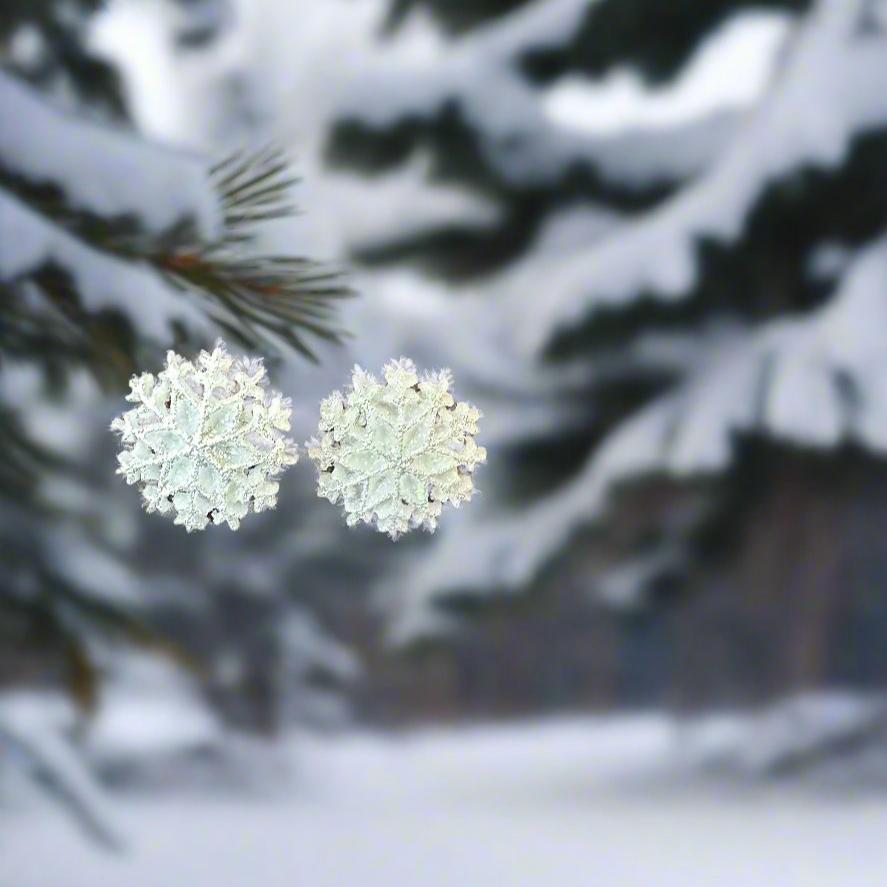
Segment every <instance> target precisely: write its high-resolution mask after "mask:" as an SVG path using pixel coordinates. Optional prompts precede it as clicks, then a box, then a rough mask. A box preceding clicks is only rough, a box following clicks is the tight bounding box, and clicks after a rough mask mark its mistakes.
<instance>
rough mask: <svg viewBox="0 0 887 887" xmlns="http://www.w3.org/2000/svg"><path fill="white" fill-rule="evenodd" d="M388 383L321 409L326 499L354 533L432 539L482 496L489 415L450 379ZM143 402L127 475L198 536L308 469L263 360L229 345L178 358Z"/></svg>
mask: <svg viewBox="0 0 887 887" xmlns="http://www.w3.org/2000/svg"><path fill="white" fill-rule="evenodd" d="M384 377H385V381H384V383H382V382H380V381H378V380H377V379H376V378H375V377H374V376H372V375H371V374H369V373H367V372H365V371H364V370H362V369H360V367H355V368H354V374H353V376H352V380H351V387H350V388H349V389H348V390H347V391H346V392H344V393H342V392H339V391H336V392H333V394H331V395H330V396H329V397H327V398H326V399H325V400H324V401H323V402H322V403H321V405H320V423H319V431H320V438H319V440H318V439H313V440H311V441H309V442H308V444H307V451H308V456H309V458H310V459H311V460H312V461H313V462H314V463H315V464H316V466H317V469H318V487H317V494H318V496H320V497H322V498H325V499H328V500H329V501H330V502H332V503H334V504H335V503H338V502H342V505H343V508H344V511H345V516H346V520H347V523H348V526H354V525H355V524H357V523H360V522H364V523H368V524H374V525H375V526H376V528H377V529H378V530H379V531H380V532H383V533H388V535H389V536H391V537H392V538H393V539H396V538H397V537H398V536H399V535H400V534H402V533H406V532H408V531H409V530H411V529H415V528H416V527H420V526H421V527H424V528H425V529H426V530H429V531H433V530H434V529H435V527H436V526H437V519H438V517H440V514H441V510H442V508H443V506H444V505H445V504H447V503H451V504H453V505H455V506H456V507H458V506H459V505H460V503H462V502H464V501H467V500H468V499H470V498H471V495H472V493H473V492H474V481H473V477H472V473H473V471H474V468H475V466H476V465H478V464H479V463H481V462H483V461H484V460H485V459H486V451H485V450H484V448H483V447H479V446H478V445H477V443H476V442H475V439H474V435H475V434H477V420H478V419H479V418H480V415H481V414H480V411H479V410H478V409H477V408H476V407H473V406H471V405H470V404H467V403H456V402H455V400H454V399H453V396H452V394H451V393H450V387H451V385H452V378H451V376H450V373H449V372H448V371H442V372H438V373H429V374H426V375H425V376H424V377H422V378H421V379H420V378H419V375H418V374H417V372H416V367H415V366H414V364H413V362H412V361H410V360H407V359H406V358H401V359H400V360H393V361H390V362H389V363H388V364H386V366H385V368H384ZM129 385H130V393H129V394H128V395H127V398H126V399H127V400H128V401H130V402H131V403H134V404H137V406H136V407H135V408H134V409H131V410H128V411H127V412H125V413H123V415H121V416H119V417H118V418H117V419H115V420H114V421H113V422H112V423H111V428H112V429H113V430H114V431H116V432H118V433H119V434H120V436H121V439H122V443H123V451H122V452H121V453H120V455H119V456H118V460H119V462H120V467H119V469H118V474H122V475H124V476H125V477H126V482H127V483H129V484H137V485H138V486H139V488H140V489H141V492H142V496H143V498H144V502H145V507H146V509H147V510H148V511H149V512H152V511H159V512H161V513H162V514H165V513H173V514H174V515H175V523H177V524H181V525H182V526H184V527H185V529H186V530H188V532H191V531H192V530H202V529H204V528H205V527H206V526H207V525H209V524H223V523H227V524H228V526H229V527H230V528H231V529H232V530H236V529H237V528H238V527H239V526H240V521H241V520H243V518H244V517H245V516H246V515H247V514H248V513H249V512H251V511H255V512H259V511H265V510H266V509H269V508H274V506H275V505H276V504H277V492H278V489H279V483H278V477H279V476H280V474H281V472H282V471H284V470H285V469H286V467H287V466H289V465H294V464H295V463H296V462H297V461H298V459H299V454H298V448H297V447H296V445H295V444H294V442H293V441H292V440H291V439H290V438H288V437H287V436H286V432H287V431H289V430H290V416H291V414H292V408H291V406H290V401H289V399H288V398H284V397H283V396H281V394H280V393H279V392H276V391H273V390H271V389H270V387H269V385H268V379H267V377H266V374H265V368H264V366H263V365H262V361H261V360H258V359H248V358H240V357H236V356H234V355H232V354H230V353H229V352H228V350H227V349H226V348H225V345H224V343H223V342H219V343H218V344H217V345H216V347H215V349H214V350H213V351H212V352H211V353H210V352H207V351H201V352H200V355H199V356H198V358H197V359H196V360H195V361H194V362H192V361H189V360H186V359H185V358H183V357H181V356H179V355H178V354H176V353H175V352H174V351H170V352H168V353H167V358H166V369H165V370H163V371H161V372H160V373H158V374H157V375H156V376H154V375H152V374H151V373H143V374H142V375H140V376H133V377H132V379H131V380H130V383H129Z"/></svg>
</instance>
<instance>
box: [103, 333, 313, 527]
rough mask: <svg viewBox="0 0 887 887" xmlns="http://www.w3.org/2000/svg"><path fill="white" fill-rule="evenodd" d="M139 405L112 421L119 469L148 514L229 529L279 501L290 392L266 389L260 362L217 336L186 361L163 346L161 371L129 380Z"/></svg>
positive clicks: (288, 461) (291, 452)
mask: <svg viewBox="0 0 887 887" xmlns="http://www.w3.org/2000/svg"><path fill="white" fill-rule="evenodd" d="M129 385H130V393H129V395H127V398H126V399H127V400H128V401H130V402H131V403H135V404H138V406H136V407H135V408H134V409H131V410H129V411H127V412H126V413H124V414H123V415H122V416H119V417H118V418H117V419H115V420H114V421H113V422H112V423H111V428H112V429H113V430H114V431H116V432H118V433H119V434H120V436H121V439H122V443H123V451H122V452H121V453H120V455H119V456H118V461H119V462H120V468H119V469H118V472H117V473H118V474H123V475H125V477H126V482H127V483H129V484H138V485H139V487H140V488H141V491H142V497H143V499H144V502H145V507H146V509H147V511H149V512H151V511H159V512H161V513H167V512H174V513H175V523H177V524H181V525H183V526H184V527H185V529H186V530H187V531H188V532H189V533H190V532H191V531H192V530H202V529H204V528H205V527H206V526H207V525H208V524H222V523H227V524H228V526H229V527H230V528H231V529H232V530H236V529H237V528H238V527H239V526H240V521H241V520H242V519H243V518H244V517H245V516H246V515H247V513H248V512H250V511H255V512H259V511H264V510H265V509H268V508H274V506H275V505H276V504H277V490H278V482H277V480H276V478H277V476H278V475H279V474H280V473H281V472H282V471H283V470H284V469H285V468H286V466H288V465H293V464H295V462H296V461H297V460H298V455H297V453H296V448H295V446H294V444H293V442H292V441H291V440H290V439H289V438H288V437H286V435H285V433H284V432H286V431H288V430H289V428H290V415H291V412H292V410H291V408H290V402H289V400H288V399H285V398H283V397H282V396H281V395H280V394H279V393H278V392H276V391H271V390H269V388H268V381H267V379H266V377H265V368H264V367H263V366H262V362H261V361H260V360H248V359H244V358H238V357H234V356H232V355H231V354H229V353H228V351H227V350H226V348H225V345H224V343H223V342H221V341H220V342H218V343H217V345H216V347H215V349H214V350H213V351H212V353H209V352H206V351H201V352H200V355H199V356H198V358H197V360H196V361H194V362H193V363H192V362H191V361H189V360H185V358H183V357H180V356H179V355H178V354H176V353H175V352H174V351H169V352H167V356H166V369H165V370H163V371H162V372H160V373H158V374H157V376H154V375H152V374H151V373H143V374H142V375H140V376H133V377H132V379H131V380H130V383H129Z"/></svg>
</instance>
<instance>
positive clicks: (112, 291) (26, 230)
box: [0, 191, 209, 340]
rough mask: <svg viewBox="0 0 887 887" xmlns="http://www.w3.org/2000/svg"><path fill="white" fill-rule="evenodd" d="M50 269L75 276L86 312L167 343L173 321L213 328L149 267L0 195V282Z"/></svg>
mask: <svg viewBox="0 0 887 887" xmlns="http://www.w3.org/2000/svg"><path fill="white" fill-rule="evenodd" d="M45 266H52V267H55V268H58V269H61V270H62V271H64V272H65V273H67V274H68V275H69V276H70V278H71V280H72V281H73V283H74V286H75V287H76V292H77V297H78V299H79V300H80V304H81V307H82V308H83V309H84V310H85V311H87V312H98V311H102V310H105V309H113V310H115V311H118V312H120V313H121V314H123V315H124V316H125V317H127V318H129V320H130V321H131V322H132V323H133V325H134V326H135V327H136V329H138V330H141V331H143V332H144V333H145V334H146V335H150V336H155V337H157V338H158V339H161V340H163V339H166V338H167V337H168V335H169V324H170V323H171V322H173V321H186V322H187V323H188V325H189V327H191V328H192V329H197V330H207V329H208V326H209V324H208V321H207V318H206V316H205V314H204V313H203V312H202V311H200V310H198V308H197V307H196V305H195V304H194V303H193V302H191V301H189V300H188V299H187V298H182V296H181V295H180V294H178V293H176V292H175V290H174V289H172V288H171V287H169V286H167V285H165V284H164V283H163V281H162V280H161V278H160V277H159V275H157V274H155V273H154V272H153V271H152V270H150V269H149V268H147V267H144V266H140V265H136V264H133V263H130V262H125V261H123V260H122V259H118V258H116V257H114V256H112V255H109V254H107V253H103V252H100V251H98V250H95V249H93V248H92V247H90V246H87V245H86V244H85V243H83V242H81V241H80V240H78V239H77V238H75V237H73V236H72V235H71V234H68V233H67V232H66V231H64V230H62V229H61V228H58V227H56V226H54V225H52V224H50V223H49V222H48V221H47V220H46V219H44V218H43V217H42V216H40V215H38V214H37V213H36V212H34V210H32V209H31V208H29V207H28V206H26V205H25V204H23V203H22V202H20V201H19V200H18V199H16V198H14V197H11V196H10V195H9V194H6V193H4V192H3V191H0V280H4V281H14V280H16V279H17V278H23V277H27V276H29V275H32V274H34V273H35V272H37V271H39V270H40V269H41V268H43V267H45Z"/></svg>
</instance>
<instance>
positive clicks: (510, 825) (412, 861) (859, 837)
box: [0, 716, 887, 887]
mask: <svg viewBox="0 0 887 887" xmlns="http://www.w3.org/2000/svg"><path fill="white" fill-rule="evenodd" d="M728 726H729V725H728ZM736 726H738V727H739V729H738V730H737V729H728V730H723V729H722V730H720V731H719V732H720V734H721V736H720V742H721V744H723V742H724V739H725V738H726V739H727V740H728V745H729V744H731V743H732V741H733V739H734V738H735V737H736V736H737V735H739V734H740V733H742V729H741V728H742V721H740V722H739V723H738V725H737V724H734V727H736ZM708 732H709V740H711V734H712V729H711V725H710V726H709V731H708ZM683 738H684V736H683V734H682V733H681V730H680V729H679V728H676V727H675V725H673V724H671V723H670V722H668V721H667V720H666V719H665V718H662V717H658V716H633V717H622V718H613V719H610V720H606V719H594V718H587V719H582V720H578V719H577V720H568V721H553V722H549V723H541V724H535V725H534V724H521V725H514V726H510V727H495V728H494V727H484V728H481V727H477V728H470V729H463V730H454V731H427V732H424V733H418V734H412V735H406V736H403V737H400V738H397V737H384V736H373V735H362V736H361V735H358V736H351V737H341V738H321V739H311V738H309V737H301V738H299V739H298V740H297V741H295V742H294V744H293V746H292V760H293V764H294V767H295V768H296V769H295V771H294V772H295V776H296V780H295V782H294V784H293V785H292V786H291V787H289V788H288V789H287V790H286V791H283V790H282V789H281V791H279V792H278V793H277V796H275V797H271V798H243V797H240V798H236V797H228V798H225V797H221V798H220V797H218V796H214V797H210V798H200V797H195V796H194V795H193V794H191V795H178V796H169V797H159V798H158V797H153V798H151V797H144V796H142V797H139V796H128V797H119V798H118V799H117V800H116V803H115V805H114V814H115V816H116V817H117V819H118V820H119V821H120V822H121V823H122V824H123V825H124V826H125V827H126V829H127V831H128V833H129V834H130V835H131V837H132V841H131V846H130V847H129V849H128V851H127V852H126V853H124V854H116V855H110V854H106V853H102V852H100V851H98V850H96V849H95V848H94V847H93V846H92V845H90V844H89V843H87V842H85V841H83V839H82V838H81V837H80V836H79V835H77V834H76V833H74V832H72V831H71V830H70V828H69V827H68V826H67V824H66V823H65V822H63V821H61V820H60V819H59V817H58V814H57V813H54V812H53V811H52V810H47V809H40V808H32V809H31V810H30V811H21V810H18V811H15V812H14V815H11V816H5V817H4V820H3V828H2V830H0V880H2V881H3V883H10V884H15V887H59V885H60V884H64V885H65V887H97V885H101V887H155V885H158V884H164V885H167V884H168V885H179V884H181V885H185V884H187V885H189V887H243V885H246V884H253V883H260V884H262V885H263V887H293V885H296V884H297V885H299V887H354V885H360V887H375V885H379V887H383V885H384V887H413V885H422V887H488V885H490V884H507V885H509V887H512V885H513V887H543V885H550V884H557V885H558V887H588V885H604V887H651V885H655V887H687V885H694V887H695V885H709V884H711V885H714V884H717V885H718V887H760V885H761V884H778V885H780V887H848V885H862V884H877V883H880V881H881V880H882V877H881V876H882V874H883V871H884V870H885V867H887V846H885V843H884V840H883V835H884V830H885V828H887V803H885V802H884V800H883V798H882V797H877V796H875V795H866V794H859V795H847V796H841V797H835V796H833V795H828V794H820V793H816V792H810V791H805V790H802V789H799V788H786V787H783V788H781V789H780V788H778V787H766V786H759V787H757V788H751V787H748V786H746V787H744V788H738V787H732V788H731V787H730V786H729V785H727V784H715V785H704V784H701V785H700V784H694V783H693V782H683V781H681V780H680V779H679V778H678V779H675V778H674V772H675V762H676V760H679V759H680V749H681V747H682V746H681V745H680V743H681V741H682V739H683ZM709 744H711V743H710V742H709Z"/></svg>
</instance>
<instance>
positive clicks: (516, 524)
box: [393, 239, 887, 641]
mask: <svg viewBox="0 0 887 887" xmlns="http://www.w3.org/2000/svg"><path fill="white" fill-rule="evenodd" d="M885 292H887V239H882V240H879V241H876V242H875V243H874V244H873V245H871V246H869V247H866V248H864V249H862V250H860V251H859V252H858V254H857V255H856V256H855V257H854V258H853V259H852V260H851V261H850V262H849V264H848V265H847V267H846V269H845V273H844V276H843V278H842V279H841V281H840V283H839V286H838V287H837V289H836V292H835V294H834V295H833V296H832V298H831V300H830V301H829V302H828V303H827V304H826V305H825V306H824V307H823V308H821V309H820V310H818V311H816V312H813V313H811V314H810V315H808V316H804V317H800V318H793V319H786V320H778V321H774V322H772V323H770V324H769V325H765V326H764V327H762V328H761V329H760V330H757V331H755V332H753V333H748V332H744V331H738V332H734V333H733V334H732V335H730V336H727V337H725V336H724V335H723V334H721V333H717V334H716V335H714V337H713V339H712V341H711V342H710V344H709V346H708V348H703V349H701V354H702V356H701V357H700V358H699V363H698V365H697V366H696V367H694V371H693V372H692V373H690V374H689V378H688V381H687V382H686V383H684V384H683V385H681V386H678V388H676V389H674V390H669V391H668V392H666V393H665V394H664V395H662V396H661V397H660V398H659V399H657V400H654V401H652V402H651V403H650V404H649V405H648V406H646V407H644V408H643V409H642V410H640V411H639V412H637V413H635V414H634V415H632V416H630V417H629V418H628V419H627V420H625V421H624V422H623V423H622V424H621V425H618V426H616V427H615V428H614V429H613V431H611V432H610V433H609V434H608V435H607V437H606V438H605V440H604V441H603V443H602V444H601V445H600V447H599V448H598V449H597V450H595V452H594V453H593V454H592V455H591V457H590V458H589V459H588V461H587V463H586V465H585V467H584V468H583V469H582V470H581V471H580V472H579V473H578V474H577V475H576V476H575V477H574V478H573V479H572V480H571V481H570V482H569V484H568V485H567V486H565V487H564V488H562V489H560V490H557V491H555V492H554V493H553V494H551V495H549V496H548V497H547V498H545V499H543V500H541V501H539V502H538V503H536V504H534V505H533V506H532V507H530V508H526V509H524V510H523V511H521V512H519V513H517V514H508V515H500V514H498V513H484V512H482V511H473V512H466V513H465V514H463V515H460V518H461V520H460V521H458V522H457V521H451V522H450V526H448V527H444V528H443V530H442V532H441V534H440V535H441V539H440V540H439V543H438V544H437V545H436V546H435V547H434V548H433V549H432V550H430V551H429V552H427V554H425V555H424V556H422V557H421V558H420V559H419V560H418V562H417V565H416V566H415V568H413V569H412V571H411V572H409V573H407V574H406V575H405V576H402V577H400V579H399V580H398V581H397V583H396V585H397V587H402V588H403V589H404V593H403V594H397V595H395V597H396V601H397V609H398V615H397V624H396V627H395V629H394V632H393V637H394V638H395V639H396V640H398V641H408V640H410V639H412V638H413V637H414V636H415V635H417V634H423V633H425V632H427V631H429V630H432V629H433V628H435V627H436V625H437V623H436V619H435V617H434V616H433V614H431V613H430V612H429V608H431V607H433V605H434V602H435V601H436V600H437V599H438V598H439V597H441V596H445V595H446V594H447V593H449V592H452V591H460V592H465V591H472V590H479V589H484V590H486V591H489V590H491V589H495V590H500V591H502V590H515V589H519V588H522V587H525V585H526V583H527V582H528V581H530V580H531V579H532V578H533V576H535V575H536V573H537V572H538V571H539V569H540V568H541V567H542V566H543V565H544V564H545V563H546V562H547V561H548V559H550V558H551V557H552V556H554V554H556V552H557V551H558V550H559V549H560V548H561V547H562V546H563V545H564V544H565V543H566V541H567V540H568V539H569V538H570V536H571V535H572V534H573V533H574V532H575V531H576V530H577V529H578V528H579V527H581V526H582V525H584V524H588V523H590V522H592V521H594V520H597V519H600V518H601V517H602V516H604V515H605V513H606V507H607V503H608V499H609V497H610V494H611V493H612V491H613V490H614V488H616V487H617V486H618V485H619V484H620V483H621V482H623V481H626V480H628V479H635V478H637V477H639V476H642V475H644V474H645V473H663V474H669V475H672V476H675V477H687V476H698V475H700V474H706V473H712V472H717V471H722V470H724V469H725V468H726V467H727V466H728V465H729V463H730V461H731V459H732V455H733V440H734V438H735V436H736V434H737V433H738V432H742V431H752V430H756V431H758V432H759V433H763V434H765V435H769V436H772V437H774V438H776V439H779V440H784V441H787V442H794V443H800V444H803V445H805V446H812V447H821V448H827V447H832V446H834V445H835V444H837V443H838V442H840V441H842V440H853V441H856V442H858V443H860V444H861V445H863V446H864V447H866V448H868V449H871V450H873V451H875V452H885V451H887V339H885V338H884V336H883V331H884V330H885V329H887V300H885V299H884V293H885ZM839 378H842V379H843V380H844V384H845V385H846V384H848V383H849V384H850V385H851V386H852V387H853V389H854V390H855V391H856V394H857V398H858V403H856V404H853V403H849V402H846V400H845V398H844V397H843V396H842V393H841V388H840V387H839V384H838V379H839ZM429 620H431V621H429Z"/></svg>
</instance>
